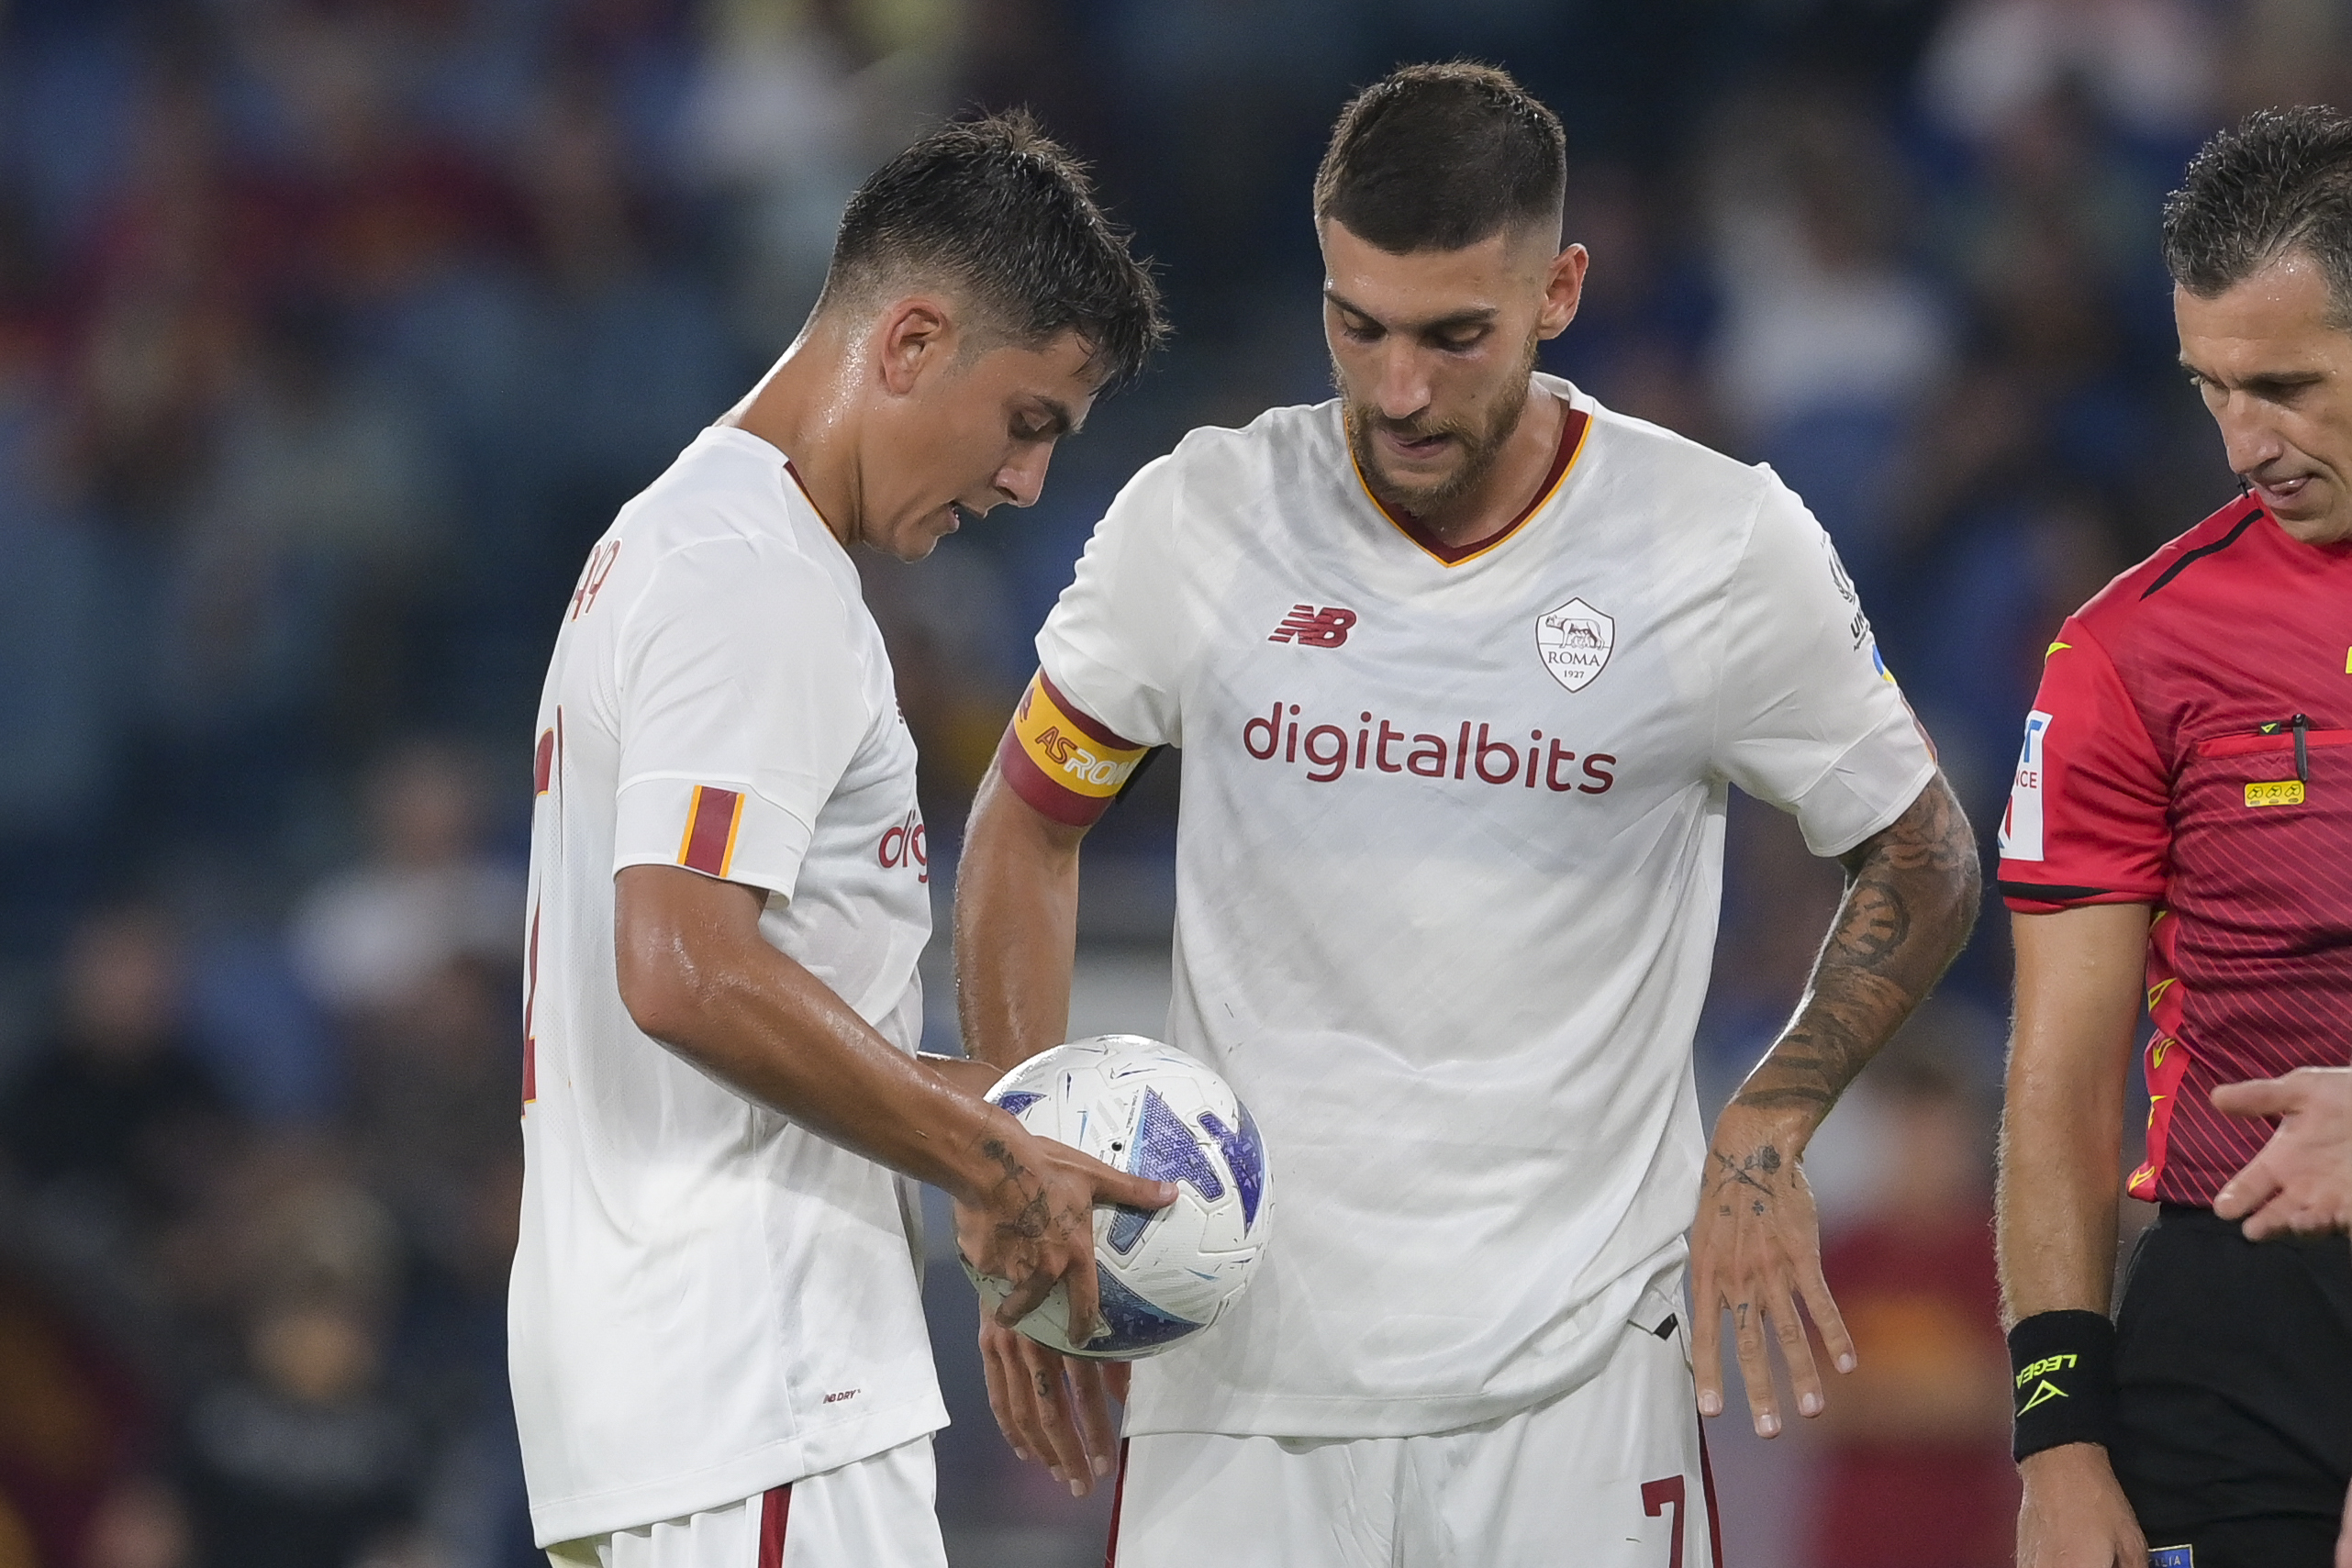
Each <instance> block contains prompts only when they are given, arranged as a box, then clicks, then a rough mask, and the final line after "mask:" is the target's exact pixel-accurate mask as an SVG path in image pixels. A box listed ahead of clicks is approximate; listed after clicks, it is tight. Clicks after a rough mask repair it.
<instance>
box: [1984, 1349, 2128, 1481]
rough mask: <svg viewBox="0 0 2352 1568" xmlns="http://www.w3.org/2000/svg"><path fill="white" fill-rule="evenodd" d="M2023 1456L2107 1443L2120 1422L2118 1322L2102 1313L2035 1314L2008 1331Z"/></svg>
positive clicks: (2017, 1451) (2018, 1446)
mask: <svg viewBox="0 0 2352 1568" xmlns="http://www.w3.org/2000/svg"><path fill="white" fill-rule="evenodd" d="M2009 1365H2010V1371H2011V1373H2012V1391H2013V1393H2014V1395H2015V1401H2014V1403H2013V1405H2012V1409H2014V1410H2015V1411H2016V1434H2015V1439H2014V1441H2013V1445H2012V1446H2013V1451H2014V1452H2015V1454H2016V1456H2017V1457H2018V1458H2019V1459H2021V1460H2022V1459H2024V1458H2025V1457H2026V1456H2027V1455H2029V1454H2036V1453H2039V1452H2041V1451H2043V1450H2044V1449H2045V1448H2057V1447H2058V1446H2059V1445H2060V1444H2062V1443H2100V1444H2102V1445H2103V1444H2105V1443H2106V1442H2107V1440H2108V1438H2109V1435H2110V1433H2111V1432H2112V1429H2113V1427H2114V1422H2115V1325H2114V1324H2113V1323H2112V1322H2110V1321H2109V1320H2108V1318H2107V1315H2106V1314H2105V1313H2103V1312H2036V1313H2035V1314H2034V1316H2033V1317H2031V1318H2025V1319H2023V1320H2022V1321H2021V1322H2020V1323H2019V1324H2018V1325H2017V1327H2016V1328H2014V1329H2011V1330H2010V1331H2009Z"/></svg>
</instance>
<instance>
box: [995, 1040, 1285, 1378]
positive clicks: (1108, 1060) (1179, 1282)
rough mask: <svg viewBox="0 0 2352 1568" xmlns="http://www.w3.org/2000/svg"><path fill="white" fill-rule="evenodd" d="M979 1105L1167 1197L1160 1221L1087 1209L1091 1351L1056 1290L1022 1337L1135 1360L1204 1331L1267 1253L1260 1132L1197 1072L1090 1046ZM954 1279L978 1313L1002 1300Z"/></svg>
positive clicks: (1152, 1050)
mask: <svg viewBox="0 0 2352 1568" xmlns="http://www.w3.org/2000/svg"><path fill="white" fill-rule="evenodd" d="M988 1098H989V1099H990V1100H992V1101H993V1102H995V1103H996V1104H998V1105H1000V1106H1004V1107H1005V1108H1006V1109H1007V1110H1009V1111H1010V1112H1012V1113H1013V1115H1015V1116H1017V1117H1019V1118H1020V1121H1021V1125H1022V1126H1024V1127H1026V1128H1028V1129H1029V1130H1030V1131H1031V1132H1033V1133H1036V1134H1037V1135H1038V1136H1039V1137H1041V1138H1051V1139H1053V1140H1057V1141H1059V1142H1063V1143H1066V1144H1069V1145H1070V1146H1071V1147H1073V1148H1075V1149H1077V1150H1080V1151H1083V1152H1085V1153H1087V1154H1091V1155H1093V1156H1094V1157H1095V1158H1096V1159H1098V1160H1099V1161H1101V1162H1103V1163H1104V1164H1106V1165H1113V1166H1116V1167H1118V1168H1119V1169H1120V1170H1122V1171H1126V1172H1130V1173H1132V1174H1135V1175H1138V1176H1143V1177H1144V1178H1146V1179H1148V1180H1151V1181H1159V1182H1173V1183H1175V1184H1176V1201H1175V1202H1174V1203H1172V1204H1170V1205H1169V1206H1168V1207H1165V1208H1164V1209H1161V1210H1159V1211H1157V1212H1156V1213H1147V1212H1145V1211H1143V1210H1140V1209H1131V1208H1120V1207H1113V1206H1111V1205H1109V1204H1102V1205H1098V1206H1097V1207H1096V1208H1095V1277H1096V1279H1097V1280H1098V1283H1099V1284H1100V1285H1101V1291H1102V1312H1101V1321H1100V1323H1099V1325H1098V1328H1097V1331H1096V1334H1095V1337H1094V1338H1093V1339H1091V1340H1087V1342H1086V1343H1085V1344H1083V1345H1074V1344H1072V1343H1071V1342H1070V1338H1069V1293H1068V1287H1067V1286H1065V1285H1060V1284H1057V1285H1055V1286H1054V1287H1053V1293H1052V1294H1051V1295H1049V1296H1047V1297H1046V1298H1045V1300H1044V1302H1043V1304H1042V1305H1041V1306H1040V1307H1038V1308H1037V1309H1036V1310H1035V1311H1033V1312H1031V1314H1030V1315H1029V1316H1028V1317H1026V1318H1022V1319H1021V1320H1020V1323H1019V1324H1018V1325H1016V1327H1018V1328H1019V1329H1020V1332H1022V1333H1024V1334H1026V1335H1028V1336H1029V1337H1030V1338H1031V1339H1032V1340H1036V1341H1037V1342H1038V1343H1040V1344H1042V1345H1046V1346H1049V1347H1051V1348H1052V1349H1053V1350H1057V1351H1063V1352H1065V1353H1066V1354H1069V1355H1078V1356H1091V1357H1094V1358H1096V1359H1098V1360H1103V1361H1131V1360H1133V1359H1135V1358H1136V1357H1139V1356H1150V1355H1157V1354H1159V1352H1161V1351H1165V1350H1167V1349H1169V1348H1170V1347H1172V1346H1174V1345H1176V1344H1177V1343H1178V1342H1180V1341H1181V1340H1185V1339H1187V1338H1189V1337H1190V1336H1191V1335H1194V1334H1197V1333H1198V1332H1199V1331H1200V1330H1201V1329H1206V1328H1208V1327H1209V1325H1210V1324H1211V1323H1214V1322H1216V1321H1217V1319H1218V1318H1219V1316H1220V1315H1221V1314H1222V1313H1223V1312H1224V1310H1225V1308H1226V1307H1227V1306H1228V1305H1230V1304H1231V1303H1232V1300H1233V1298H1234V1297H1236V1296H1239V1295H1241V1293H1242V1288H1243V1286H1244V1285H1246V1284H1248V1283H1249V1278H1250V1273H1251V1271H1252V1270H1253V1269H1254V1267H1255V1266H1256V1264H1257V1260H1258V1256H1259V1254H1260V1253H1261V1252H1262V1251H1264V1250H1265V1240H1266V1234H1267V1231H1268V1229H1270V1222H1271V1219H1272V1211H1273V1198H1274V1194H1273V1190H1272V1186H1271V1184H1270V1183H1269V1182H1268V1179H1267V1172H1266V1162H1265V1146H1264V1145H1263V1144H1262V1143H1261V1142H1260V1141H1259V1140H1258V1131H1257V1124H1256V1123H1255V1122H1254V1121H1252V1120H1251V1119H1250V1113H1249V1110H1248V1107H1246V1106H1243V1104H1242V1102H1241V1101H1240V1100H1239V1099H1238V1098H1236V1097H1235V1096H1234V1094H1233V1091H1232V1089H1231V1088H1230V1087H1228V1086H1227V1084H1226V1083H1225V1081H1224V1080H1223V1079H1222V1078H1220V1077H1219V1076H1218V1075H1217V1074H1216V1073H1212V1072H1210V1071H1209V1067H1208V1065H1207V1064H1206V1063H1204V1062H1200V1061H1199V1060H1198V1059H1197V1058H1195V1057H1192V1056H1188V1055H1187V1054H1185V1053H1184V1052H1183V1051H1178V1050H1176V1048H1175V1047H1174V1046H1170V1045H1163V1044H1161V1043H1160V1042H1159V1041H1158V1040H1146V1039H1144V1038H1143V1036H1142V1035H1132V1034H1106V1035H1097V1036H1095V1037H1093V1038H1092V1039H1089V1040H1072V1041H1070V1042H1069V1043H1068V1044H1066V1045H1057V1046H1055V1047H1054V1048H1053V1050H1051V1051H1042V1052H1041V1053H1039V1054H1038V1055H1036V1056H1032V1057H1031V1058H1030V1059H1029V1060H1028V1061H1027V1062H1022V1063H1021V1064H1020V1066H1018V1067H1016V1068H1014V1069H1013V1070H1012V1071H1011V1072H1009V1073H1006V1074H1005V1075H1004V1077H1003V1078H1002V1079H1000V1080H998V1084H997V1086H996V1087H995V1088H993V1089H991V1090H989V1091H988ZM964 1272H965V1273H969V1274H970V1275H971V1276H972V1283H973V1284H975V1285H976V1286H978V1287H979V1291H980V1302H981V1306H982V1308H983V1310H987V1311H994V1310H995V1309H996V1308H997V1307H998V1306H999V1305H1001V1304H1002V1303H1003V1301H1004V1299H1005V1297H1006V1296H1009V1295H1011V1294H1012V1286H1011V1285H1010V1284H1009V1283H1008V1282H1006V1281H1004V1280H1001V1279H998V1278H995V1277H993V1276H991V1275H987V1274H983V1273H979V1272H978V1271H976V1270H975V1269H974V1268H973V1267H972V1265H971V1264H970V1262H965V1264H964Z"/></svg>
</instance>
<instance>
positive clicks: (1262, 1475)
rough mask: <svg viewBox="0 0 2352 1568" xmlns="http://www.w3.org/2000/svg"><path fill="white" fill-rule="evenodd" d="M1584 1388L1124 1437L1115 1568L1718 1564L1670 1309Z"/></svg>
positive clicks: (1691, 1395)
mask: <svg viewBox="0 0 2352 1568" xmlns="http://www.w3.org/2000/svg"><path fill="white" fill-rule="evenodd" d="M1659 1327H1664V1328H1665V1329H1666V1332H1665V1333H1664V1335H1663V1336H1661V1335H1660V1334H1659V1333H1658V1332H1657V1330H1656V1329H1655V1328H1653V1329H1644V1328H1641V1327H1639V1326H1638V1325H1633V1324H1628V1325H1627V1326H1626V1329H1625V1330H1624V1337H1623V1339H1622V1340H1621V1341H1620V1342H1619V1344H1618V1346H1617V1349H1616V1351H1615V1352H1614V1353H1613V1354H1611V1357H1610V1359H1609V1362H1608V1364H1607V1365H1606V1366H1604V1367H1603V1368H1602V1369H1601V1371H1600V1373H1599V1374H1598V1375H1596V1376H1595V1377H1594V1378H1593V1379H1592V1380H1591V1381H1590V1382H1588V1383H1587V1384H1585V1385H1582V1386H1581V1387H1578V1388H1573V1389H1570V1390H1569V1391H1568V1392H1567V1393H1566V1394H1562V1395H1558V1396H1555V1397H1554V1398H1551V1399H1548V1400H1546V1401H1544V1403H1543V1404H1541V1405H1536V1406H1533V1407H1530V1408H1528V1409H1525V1410H1522V1411H1520V1412H1518V1413H1517V1414H1516V1415H1511V1416H1505V1417H1501V1418H1498V1419H1495V1420H1492V1421H1487V1422H1483V1423H1481V1424H1480V1425H1478V1426H1475V1427H1466V1428H1464V1429H1460V1430H1458V1431H1451V1432H1434V1433H1431V1434H1429V1435H1427V1436H1421V1437H1408V1438H1352V1439H1349V1438H1340V1439H1321V1438H1318V1439H1299V1438H1269V1437H1231V1436H1221V1435H1217V1434H1212V1433H1206V1432H1155V1433H1149V1434H1146V1435H1144V1436H1142V1437H1137V1438H1132V1439H1131V1440H1129V1441H1128V1443H1127V1445H1126V1448H1125V1450H1124V1451H1123V1453H1122V1455H1121V1459H1120V1478H1119V1488H1120V1490H1119V1499H1118V1505H1117V1508H1116V1511H1115V1512H1114V1513H1113V1515H1112V1517H1111V1550H1110V1563H1111V1565H1112V1568H1199V1565H1200V1564H1202V1563H1204V1562H1213V1563H1216V1564H1218V1565H1219V1568H1276V1565H1277V1564H1278V1565H1279V1568H1566V1565H1569V1564H1574V1565H1575V1568H1715V1564H1716V1558H1717V1552H1716V1550H1715V1521H1714V1513H1715V1508H1714V1487H1713V1485H1712V1483H1711V1481H1710V1479H1709V1477H1708V1473H1707V1457H1706V1449H1705V1444H1704V1442H1703V1441H1702V1440H1701V1438H1700V1431H1699V1404H1698V1394H1697V1390H1696V1388H1695V1386H1694V1385H1693V1384H1692V1382H1691V1376H1690V1353H1689V1345H1688V1344H1687V1342H1686V1341H1685V1339H1684V1335H1683V1329H1682V1325H1681V1323H1680V1320H1679V1318H1674V1319H1670V1320H1669V1321H1668V1324H1666V1325H1660V1326H1659Z"/></svg>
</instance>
